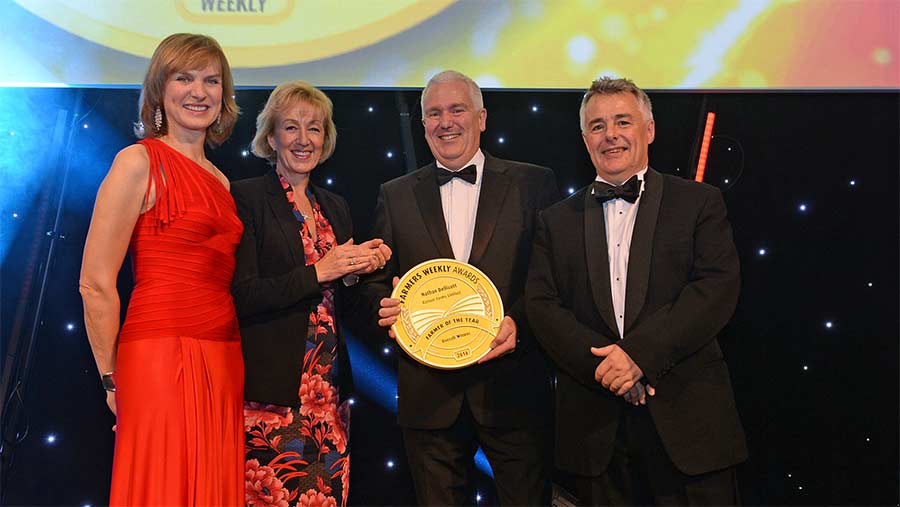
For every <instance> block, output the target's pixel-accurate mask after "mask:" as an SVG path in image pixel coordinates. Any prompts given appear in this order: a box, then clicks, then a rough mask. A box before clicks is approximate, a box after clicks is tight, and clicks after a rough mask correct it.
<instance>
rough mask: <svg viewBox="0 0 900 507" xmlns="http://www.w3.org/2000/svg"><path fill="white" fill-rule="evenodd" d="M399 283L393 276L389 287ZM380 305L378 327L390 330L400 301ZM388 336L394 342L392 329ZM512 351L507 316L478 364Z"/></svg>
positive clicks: (511, 326) (512, 338) (513, 341)
mask: <svg viewBox="0 0 900 507" xmlns="http://www.w3.org/2000/svg"><path fill="white" fill-rule="evenodd" d="M399 282H400V279H399V278H397V277H396V276H395V277H394V279H393V280H391V285H392V286H393V287H396V286H397V284H398V283H399ZM380 304H381V308H379V309H378V325H379V326H381V327H387V328H390V327H391V326H393V325H394V323H396V322H397V316H398V315H400V300H399V299H396V298H382V299H381V301H380ZM388 336H390V337H391V338H393V339H395V340H396V339H397V335H396V334H394V330H393V329H388ZM514 350H516V321H514V320H513V319H512V318H511V317H510V316H509V315H507V316H505V317H503V320H501V321H500V329H499V330H498V331H497V336H495V337H494V340H493V341H492V342H491V350H490V352H488V353H487V354H485V356H484V357H482V358H481V359H479V360H478V363H479V364H481V363H483V362H485V361H490V360H491V359H494V358H496V357H500V356H502V355H504V354H509V353H510V352H512V351H514Z"/></svg>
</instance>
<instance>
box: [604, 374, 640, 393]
mask: <svg viewBox="0 0 900 507" xmlns="http://www.w3.org/2000/svg"><path fill="white" fill-rule="evenodd" d="M638 385H640V384H638ZM634 386H635V382H634V380H625V381H624V382H623V379H622V378H621V377H620V378H618V379H616V381H614V382H613V383H612V385H611V386H610V388H609V389H610V391H613V392H615V393H616V395H617V396H622V395H623V394H625V393H627V392H628V391H629V390H630V389H631V388H632V387H634Z"/></svg>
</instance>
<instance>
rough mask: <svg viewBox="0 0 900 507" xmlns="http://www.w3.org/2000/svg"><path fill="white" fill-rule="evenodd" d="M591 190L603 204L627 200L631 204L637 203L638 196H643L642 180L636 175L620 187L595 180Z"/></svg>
mask: <svg viewBox="0 0 900 507" xmlns="http://www.w3.org/2000/svg"><path fill="white" fill-rule="evenodd" d="M591 188H592V189H593V191H594V197H596V198H597V200H598V201H600V203H601V204H602V203H604V202H606V201H611V200H613V199H625V200H626V201H628V202H630V203H634V202H635V201H637V199H638V196H639V195H641V180H639V179H638V177H637V174H635V175H634V176H632V177H631V178H629V179H628V181H626V182H625V183H623V184H622V185H620V186H618V187H615V186H612V185H610V184H609V183H603V182H602V181H597V180H594V183H593V184H592V185H591Z"/></svg>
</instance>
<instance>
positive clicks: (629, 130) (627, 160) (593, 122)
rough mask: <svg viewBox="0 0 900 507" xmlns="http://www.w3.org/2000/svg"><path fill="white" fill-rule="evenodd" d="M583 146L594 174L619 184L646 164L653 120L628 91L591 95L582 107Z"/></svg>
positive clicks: (652, 130) (652, 133) (653, 134)
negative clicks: (588, 155) (591, 163)
mask: <svg viewBox="0 0 900 507" xmlns="http://www.w3.org/2000/svg"><path fill="white" fill-rule="evenodd" d="M581 127H582V131H581V137H582V138H583V139H584V146H585V147H586V148H587V150H588V153H589V154H590V156H591V162H593V163H594V169H596V171H597V175H598V176H600V177H601V178H603V179H604V180H606V181H608V182H610V183H615V184H616V185H620V184H622V183H624V182H625V181H626V180H628V178H630V177H631V176H632V175H634V174H637V173H638V172H640V171H642V170H643V169H644V168H645V167H647V164H648V155H647V147H648V146H649V145H650V143H652V142H653V138H654V137H655V135H656V130H655V126H654V123H653V120H652V119H651V118H650V115H649V114H648V111H645V110H644V108H642V107H641V105H640V103H639V102H638V99H637V97H635V96H634V95H632V94H631V93H615V94H608V95H594V96H593V97H591V99H590V100H589V101H588V103H587V105H586V106H585V109H584V125H582V126H581Z"/></svg>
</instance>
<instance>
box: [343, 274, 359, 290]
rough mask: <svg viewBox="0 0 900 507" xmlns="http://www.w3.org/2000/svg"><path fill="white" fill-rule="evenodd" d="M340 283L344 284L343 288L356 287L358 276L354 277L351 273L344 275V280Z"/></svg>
mask: <svg viewBox="0 0 900 507" xmlns="http://www.w3.org/2000/svg"><path fill="white" fill-rule="evenodd" d="M341 281H342V282H344V286H346V287H351V286H353V285H356V282H358V281H359V275H355V274H353V273H351V274H349V275H344V278H342V279H341Z"/></svg>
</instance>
